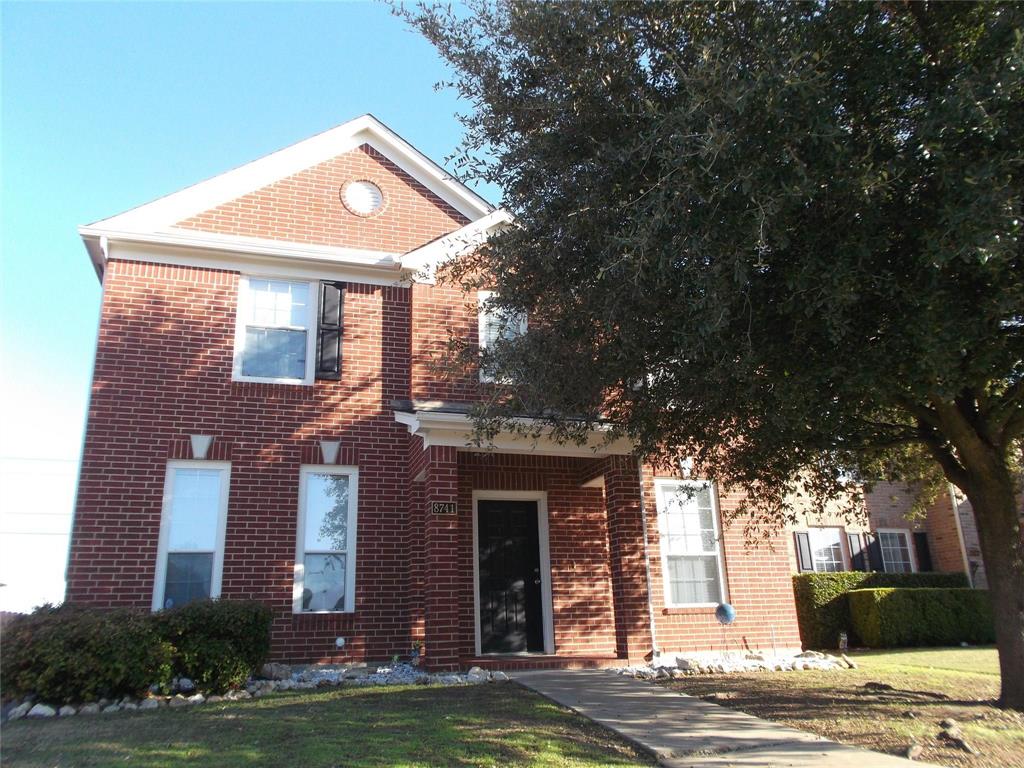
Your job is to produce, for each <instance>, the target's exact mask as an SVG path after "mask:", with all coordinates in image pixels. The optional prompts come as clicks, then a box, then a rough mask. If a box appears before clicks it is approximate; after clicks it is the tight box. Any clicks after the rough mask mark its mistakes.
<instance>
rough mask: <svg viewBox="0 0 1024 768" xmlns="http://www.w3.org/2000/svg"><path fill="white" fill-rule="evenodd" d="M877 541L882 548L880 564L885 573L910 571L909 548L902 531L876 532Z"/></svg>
mask: <svg viewBox="0 0 1024 768" xmlns="http://www.w3.org/2000/svg"><path fill="white" fill-rule="evenodd" d="M878 543H879V544H880V545H881V548H882V566H883V568H884V569H885V571H886V572H887V573H910V572H911V571H912V570H913V568H912V567H911V565H910V548H909V546H908V545H907V537H906V536H904V535H903V534H902V533H887V532H885V531H882V532H881V533H879V534H878Z"/></svg>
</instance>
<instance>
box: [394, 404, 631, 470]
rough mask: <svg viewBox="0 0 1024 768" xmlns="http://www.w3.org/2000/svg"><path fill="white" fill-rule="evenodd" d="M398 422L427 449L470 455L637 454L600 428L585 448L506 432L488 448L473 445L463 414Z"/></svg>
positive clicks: (405, 417) (401, 417)
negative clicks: (434, 447) (435, 447)
mask: <svg viewBox="0 0 1024 768" xmlns="http://www.w3.org/2000/svg"><path fill="white" fill-rule="evenodd" d="M395 421H397V422H398V423H400V424H404V425H405V426H406V427H407V428H408V430H409V434H411V435H416V436H419V437H421V438H423V448H424V450H426V449H427V448H429V447H430V446H432V445H441V446H451V447H454V448H462V449H464V450H468V451H484V452H487V451H497V452H499V453H533V454H536V455H538V456H576V457H582V458H597V457H599V456H612V455H623V456H624V455H628V454H630V453H632V452H633V444H632V443H631V442H630V441H629V440H626V439H624V438H618V439H616V440H612V441H610V442H609V441H608V440H607V437H606V433H607V431H608V430H607V428H601V427H598V428H596V429H594V430H593V431H592V432H591V436H590V438H589V439H588V440H587V442H586V443H584V444H583V445H576V444H575V443H559V442H558V441H556V440H554V439H553V438H552V437H551V436H550V431H549V430H545V433H544V434H541V435H539V436H537V437H533V436H526V435H519V434H516V433H514V432H509V431H503V432H501V433H500V434H498V435H496V436H495V437H494V438H493V440H491V442H489V443H487V444H485V445H475V444H474V443H473V423H472V419H471V418H470V417H469V416H468V415H466V414H462V413H430V412H421V411H418V412H416V413H406V412H402V411H396V412H395ZM516 421H518V422H519V423H521V424H523V425H525V426H530V425H532V424H534V423H535V420H534V419H526V418H523V419H517V420H516Z"/></svg>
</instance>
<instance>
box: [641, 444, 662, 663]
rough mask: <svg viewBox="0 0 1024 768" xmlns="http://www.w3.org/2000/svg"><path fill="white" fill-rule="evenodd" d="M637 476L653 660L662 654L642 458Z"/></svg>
mask: <svg viewBox="0 0 1024 768" xmlns="http://www.w3.org/2000/svg"><path fill="white" fill-rule="evenodd" d="M636 471H637V478H638V479H639V481H640V522H641V524H642V525H643V532H644V573H645V574H646V576H647V616H648V619H649V621H650V623H651V653H652V654H653V655H652V657H651V661H652V662H653V661H654V660H655V659H657V658H658V656H659V655H660V654H661V650H660V649H659V648H658V636H657V634H656V632H655V628H654V593H653V592H652V590H651V558H650V556H649V555H648V551H647V507H646V505H645V504H644V464H643V462H642V461H641V460H640V459H637V460H636Z"/></svg>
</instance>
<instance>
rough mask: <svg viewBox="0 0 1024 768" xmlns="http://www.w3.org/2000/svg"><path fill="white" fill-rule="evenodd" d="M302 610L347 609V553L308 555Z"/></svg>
mask: <svg viewBox="0 0 1024 768" xmlns="http://www.w3.org/2000/svg"><path fill="white" fill-rule="evenodd" d="M303 565H304V566H305V568H304V571H305V574H304V576H303V590H302V610H304V611H343V610H345V555H306V557H305V560H304V563H303Z"/></svg>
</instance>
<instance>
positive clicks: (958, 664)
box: [850, 647, 999, 676]
mask: <svg viewBox="0 0 1024 768" xmlns="http://www.w3.org/2000/svg"><path fill="white" fill-rule="evenodd" d="M850 655H851V656H852V657H853V658H854V660H855V661H856V662H857V663H858V664H861V665H863V666H864V668H865V669H892V668H905V667H920V668H922V669H941V670H947V671H952V672H967V673H971V674H978V675H996V676H998V675H999V656H998V655H997V654H996V650H995V648H991V647H987V648H926V649H918V648H901V649H893V650H891V651H855V652H853V653H851V654H850Z"/></svg>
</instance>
